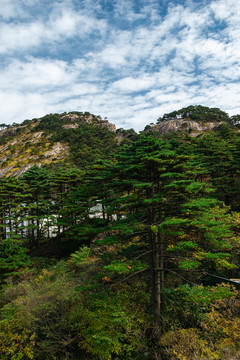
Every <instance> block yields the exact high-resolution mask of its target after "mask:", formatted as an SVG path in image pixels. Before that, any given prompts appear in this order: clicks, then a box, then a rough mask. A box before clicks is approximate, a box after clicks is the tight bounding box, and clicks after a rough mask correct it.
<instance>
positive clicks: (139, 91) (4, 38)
mask: <svg viewBox="0 0 240 360" xmlns="http://www.w3.org/2000/svg"><path fill="white" fill-rule="evenodd" d="M165 3H166V4H168V3H169V2H167V1H166V2H165ZM45 4H46V7H45V8H44V9H43V7H41V6H40V5H39V1H37V0H19V1H12V0H8V1H5V0H0V16H1V17H2V18H1V19H2V22H1V23H0V54H2V55H1V56H2V57H1V59H2V60H3V61H2V65H1V68H0V101H1V115H2V117H3V119H2V122H3V121H8V122H12V121H14V122H16V121H23V120H24V119H26V118H29V117H30V118H31V117H37V116H42V115H44V114H45V113H49V112H63V111H71V110H79V111H90V112H93V113H95V114H100V115H101V116H103V117H105V116H107V117H108V118H109V120H110V121H113V122H115V123H116V125H117V126H119V127H123V126H125V127H128V128H129V127H135V128H136V129H137V130H141V129H143V128H144V126H145V125H147V124H148V123H150V122H152V121H155V120H156V119H157V118H158V117H159V116H161V115H163V113H165V112H170V111H172V110H174V109H178V108H181V107H183V106H188V105H190V104H203V105H206V106H216V107H220V108H222V109H223V110H225V111H229V112H230V111H231V112H233V111H235V113H236V112H239V106H238V102H239V95H240V88H239V66H240V51H239V49H240V2H238V1H235V0H212V1H211V2H202V4H199V3H198V4H196V3H195V2H191V1H185V2H183V4H182V5H174V2H172V3H171V6H169V8H168V10H166V9H165V10H166V15H163V12H161V6H162V5H164V2H162V3H161V6H160V2H159V1H157V0H151V1H148V2H147V4H146V2H144V1H136V0H131V1H130V0H122V1H113V2H111V3H110V2H106V1H104V2H103V1H100V0H96V1H93V0H78V1H76V0H62V1H60V0H53V1H52V2H46V3H45ZM104 4H106V6H104ZM107 4H108V5H109V7H107ZM1 5H4V6H1ZM111 8H112V10H109V9H111ZM34 10H35V11H37V10H38V11H39V13H37V14H38V15H37V16H36V14H35V13H34ZM15 16H16V17H15ZM14 17H15V19H14V21H11V19H13V18H14ZM219 26H220V27H219ZM36 54H37V55H36Z"/></svg>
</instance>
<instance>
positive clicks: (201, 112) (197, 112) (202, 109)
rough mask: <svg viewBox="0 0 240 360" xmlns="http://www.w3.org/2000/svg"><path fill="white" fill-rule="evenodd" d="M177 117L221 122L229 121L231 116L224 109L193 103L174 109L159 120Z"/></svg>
mask: <svg viewBox="0 0 240 360" xmlns="http://www.w3.org/2000/svg"><path fill="white" fill-rule="evenodd" d="M175 118H181V119H189V120H195V121H200V122H211V121H213V122H220V121H229V116H228V114H227V113H225V112H224V111H222V110H220V109H218V108H209V107H207V106H202V105H194V106H193V105H191V106H188V107H186V108H183V109H180V110H176V111H173V112H171V113H169V114H164V115H163V117H162V118H159V119H158V120H157V121H158V122H161V121H165V120H171V119H175Z"/></svg>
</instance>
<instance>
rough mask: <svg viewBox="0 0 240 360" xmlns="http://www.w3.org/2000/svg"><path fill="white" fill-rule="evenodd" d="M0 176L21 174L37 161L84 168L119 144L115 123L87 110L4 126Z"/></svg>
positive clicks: (0, 141)
mask: <svg viewBox="0 0 240 360" xmlns="http://www.w3.org/2000/svg"><path fill="white" fill-rule="evenodd" d="M1 127H2V130H1V131H0V161H1V168H0V176H3V175H8V176H10V175H11V176H20V175H22V174H23V173H24V172H25V171H26V170H28V169H29V168H30V167H32V166H33V165H34V164H37V165H38V166H40V167H41V166H48V165H49V164H51V167H52V166H54V165H57V164H61V163H64V165H78V166H82V167H84V166H85V165H87V164H91V162H92V161H93V160H95V159H96V158H98V157H99V158H101V157H107V156H108V155H109V154H111V151H112V150H113V148H114V147H116V146H117V142H118V139H117V134H116V126H115V125H114V124H111V123H109V122H108V120H106V119H104V120H102V119H101V117H100V116H96V115H93V114H90V113H88V112H85V113H81V112H70V113H63V114H49V115H46V116H44V117H42V118H39V119H33V120H25V121H24V122H23V123H22V124H16V123H14V124H13V125H12V126H7V125H5V124H2V125H1Z"/></svg>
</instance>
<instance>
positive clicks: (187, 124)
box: [151, 119, 221, 136]
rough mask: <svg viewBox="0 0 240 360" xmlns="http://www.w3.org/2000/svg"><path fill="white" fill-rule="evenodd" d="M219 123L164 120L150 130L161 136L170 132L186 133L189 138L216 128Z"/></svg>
mask: <svg viewBox="0 0 240 360" xmlns="http://www.w3.org/2000/svg"><path fill="white" fill-rule="evenodd" d="M220 124H221V122H208V123H200V122H197V121H193V120H185V119H173V120H165V121H162V122H160V123H158V124H156V125H154V126H152V127H151V130H153V131H156V132H158V133H159V134H161V135H166V134H168V133H170V132H172V131H181V132H188V133H189V134H190V135H191V136H196V135H198V134H199V133H201V132H203V131H207V130H213V129H215V128H217V127H218V126H219V125H220Z"/></svg>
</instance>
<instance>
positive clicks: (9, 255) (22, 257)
mask: <svg viewBox="0 0 240 360" xmlns="http://www.w3.org/2000/svg"><path fill="white" fill-rule="evenodd" d="M26 252H27V249H26V248H25V247H24V246H23V240H22V239H21V238H20V237H19V236H13V237H11V238H7V239H4V240H3V241H2V244H0V284H1V283H2V282H3V281H4V280H6V279H7V278H11V280H16V279H17V278H19V277H20V276H21V275H22V274H23V272H26V271H27V270H28V267H29V266H31V264H32V262H31V259H30V257H29V255H27V254H26Z"/></svg>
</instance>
